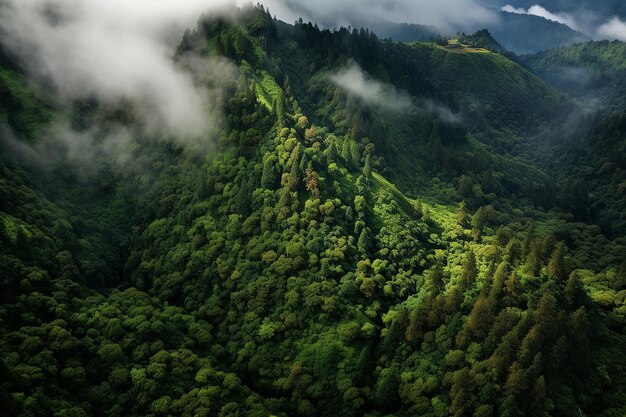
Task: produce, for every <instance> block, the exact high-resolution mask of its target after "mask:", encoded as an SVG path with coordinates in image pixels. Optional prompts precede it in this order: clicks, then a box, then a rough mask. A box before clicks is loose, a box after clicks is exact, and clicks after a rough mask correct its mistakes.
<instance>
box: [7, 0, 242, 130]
mask: <svg viewBox="0 0 626 417" xmlns="http://www.w3.org/2000/svg"><path fill="white" fill-rule="evenodd" d="M228 3H230V2H227V1H210V2H207V1H198V0H177V1H176V3H175V6H173V3H172V2H169V1H166V0H133V1H127V0H89V1H82V0H48V1H41V0H8V1H5V2H4V3H0V41H2V43H3V45H4V46H5V48H7V49H8V50H9V51H11V52H13V53H14V54H15V55H17V56H18V59H19V61H20V62H21V63H22V66H23V67H24V68H25V69H26V71H27V72H28V73H29V74H30V75H31V76H32V77H33V78H35V79H36V80H39V81H40V82H46V83H49V84H51V85H52V87H53V88H54V90H55V91H56V93H58V96H59V97H60V98H61V100H62V101H64V102H71V101H72V100H75V99H79V98H85V97H88V98H91V99H96V100H97V101H98V102H99V103H101V104H116V103H119V102H120V101H124V102H128V103H130V104H131V106H132V110H133V113H134V115H135V116H136V117H137V118H139V119H140V121H141V122H142V124H143V125H144V126H145V127H147V128H148V129H149V130H150V133H152V134H155V133H159V134H161V135H171V136H174V137H176V138H177V140H181V141H199V140H204V139H205V138H207V137H209V136H210V135H211V134H212V132H213V129H214V126H215V122H216V117H217V116H218V114H219V108H217V107H216V103H218V102H219V100H216V99H215V97H214V96H213V93H214V92H212V91H210V90H209V89H207V88H206V87H204V86H202V85H199V84H198V83H197V82H196V81H195V80H194V75H193V74H192V73H190V72H188V71H183V70H182V69H181V68H179V67H178V66H177V65H176V64H175V63H174V60H173V59H172V56H173V51H174V48H173V46H174V45H175V44H176V42H178V41H179V40H180V38H181V34H182V32H183V30H184V28H185V27H190V26H193V25H194V24H195V22H196V20H197V19H198V17H199V16H200V14H201V13H202V12H214V13H223V10H225V9H224V6H226V5H227V4H228ZM207 65H208V66H210V67H211V68H212V69H213V70H212V73H213V75H215V76H217V77H218V78H221V79H222V78H224V77H226V78H227V77H230V76H233V75H234V74H235V73H236V68H233V66H232V65H228V64H227V63H225V62H224V61H215V62H213V63H207Z"/></svg>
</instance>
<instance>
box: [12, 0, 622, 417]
mask: <svg viewBox="0 0 626 417" xmlns="http://www.w3.org/2000/svg"><path fill="white" fill-rule="evenodd" d="M493 51H496V52H493ZM498 52H501V51H500V49H499V48H497V43H496V42H495V41H494V40H493V39H492V38H491V37H490V36H488V33H486V32H479V33H476V34H474V35H469V36H464V37H460V38H455V39H446V40H445V41H442V40H441V39H439V42H438V43H437V42H411V43H397V42H393V41H389V40H384V41H381V40H380V39H379V38H378V37H377V36H376V35H375V34H374V33H373V32H370V31H369V30H366V29H359V30H348V29H346V28H341V29H338V30H337V31H331V30H320V29H319V28H318V27H316V26H315V25H314V24H312V23H304V22H298V23H296V24H295V25H289V24H286V23H283V22H280V21H277V20H275V19H273V18H272V17H271V15H270V14H269V13H267V12H266V11H264V10H263V9H262V8H259V7H257V8H252V7H246V8H244V9H243V10H240V11H237V12H236V13H234V14H233V15H232V16H230V15H229V16H228V17H218V16H209V15H207V16H204V17H202V18H201V19H200V20H199V22H198V25H197V27H195V28H194V29H191V30H188V31H186V32H185V34H184V36H183V37H182V40H181V42H180V44H179V45H178V47H177V49H176V52H175V54H173V55H174V60H175V62H176V63H177V64H178V66H179V67H178V68H179V70H180V71H189V72H190V73H191V74H193V75H194V77H195V81H196V82H197V88H202V87H211V88H213V91H217V92H219V96H217V97H215V98H214V99H215V101H216V102H218V103H220V104H221V105H222V107H223V108H222V113H223V114H222V116H223V117H222V118H220V119H219V122H216V124H215V129H216V133H215V135H214V139H213V141H211V142H210V143H205V146H204V147H203V146H200V147H198V145H197V144H189V143H186V142H184V141H183V140H182V139H181V138H176V137H168V135H166V134H164V133H162V132H155V131H154V130H151V129H149V128H147V127H146V126H145V125H144V123H142V119H141V118H139V117H138V115H137V111H136V109H134V108H133V107H132V103H127V102H125V101H124V100H120V101H111V102H100V101H98V100H97V99H95V98H93V97H86V98H84V99H79V100H75V101H72V102H69V103H67V102H65V101H64V100H61V97H60V96H58V95H57V94H56V93H55V91H54V90H53V89H51V88H50V86H49V85H47V84H43V85H42V84H39V83H37V82H36V81H34V80H32V79H31V78H30V77H29V76H28V75H27V74H28V73H27V72H25V71H23V70H21V69H20V68H21V65H18V64H17V63H15V64H12V63H11V62H12V60H13V58H11V57H9V56H7V57H6V59H5V60H3V61H2V63H1V64H2V70H0V91H3V93H4V94H3V95H2V96H1V97H2V99H1V100H2V101H1V102H0V105H1V106H2V107H1V108H2V110H1V111H0V115H1V116H0V121H1V122H2V123H1V124H2V131H1V132H2V133H0V146H1V150H2V151H1V152H0V248H1V249H2V250H1V251H0V271H1V275H0V276H1V277H2V279H1V280H0V300H2V304H1V306H0V323H1V325H0V352H1V353H2V356H1V357H0V358H1V359H0V374H1V375H2V379H1V380H0V387H1V388H2V389H1V390H0V397H1V398H0V400H1V401H2V404H3V411H2V412H3V413H6V414H8V415H17V416H33V415H36V416H39V415H42V416H45V415H58V416H87V415H95V416H99V415H103V416H105V415H106V416H117V415H129V416H135V415H136V416H139V415H155V416H156V415H181V416H198V415H218V416H243V415H245V416H248V415H250V416H270V415H273V416H288V415H289V416H316V415H320V416H322V415H324V416H325V415H345V416H351V415H371V416H391V415H395V416H412V415H422V416H442V415H456V416H465V415H468V416H492V415H503V416H517V415H551V416H571V415H589V416H592V415H593V416H613V415H623V414H624V412H625V411H626V409H625V408H624V407H625V406H624V404H626V398H625V397H624V391H623V387H624V383H625V382H626V373H625V372H624V369H626V362H625V361H626V359H625V358H624V355H623V354H622V352H623V351H624V348H626V336H625V335H624V332H623V330H624V327H625V325H626V316H625V312H624V307H623V306H624V296H625V291H624V290H625V289H626V263H625V262H624V259H623V254H624V249H625V246H626V242H625V241H624V233H623V230H624V226H625V224H626V219H625V218H624V217H623V215H622V214H621V213H623V210H624V205H623V204H624V202H623V199H620V198H621V197H619V196H617V193H620V192H621V191H619V190H615V189H613V188H612V185H606V183H605V182H602V181H600V182H597V181H595V180H597V179H598V177H599V175H594V174H593V170H594V168H595V166H596V165H597V164H599V163H602V164H605V163H611V164H614V165H613V168H611V169H613V170H614V171H615V172H617V169H622V168H621V166H622V165H620V164H622V163H623V161H621V157H620V155H618V153H619V152H618V151H619V150H618V149H617V148H615V147H614V146H615V144H616V143H618V142H619V137H622V136H619V135H621V133H622V132H623V131H624V129H623V117H615V118H611V119H605V118H603V117H600V116H598V117H596V115H590V116H586V115H585V112H584V110H585V109H584V107H583V106H582V105H581V103H580V102H579V101H577V100H576V99H575V98H571V97H570V96H568V95H567V94H566V93H565V92H563V91H559V90H557V89H555V88H554V87H553V86H551V85H549V84H548V83H546V82H545V81H544V80H542V79H541V78H540V77H538V76H537V75H535V74H533V73H532V72H530V71H529V70H528V69H526V68H525V67H523V66H521V65H520V64H518V63H516V62H515V61H512V60H511V59H509V58H507V57H506V56H505V55H503V54H501V53H498ZM502 53H503V52H502ZM211 65H213V66H211ZM219 65H221V67H220V66H219ZM226 65H233V66H236V68H237V71H234V72H233V74H235V75H234V76H233V77H226V76H224V75H223V74H221V75H222V76H217V77H215V76H214V75H215V74H214V73H215V72H217V70H216V68H222V67H224V66H226ZM207 117H209V115H207ZM572 120H575V121H576V122H578V123H580V124H578V123H574V122H573V121H572ZM616 135H617V136H616ZM590 144H598V145H597V146H595V145H593V146H592V145H590ZM601 144H603V145H601ZM192 145H193V146H192ZM621 155H623V154H621ZM582 161H584V163H585V167H586V168H585V169H584V171H585V173H586V174H587V177H585V178H583V177H576V178H572V175H573V174H575V173H578V172H580V171H577V170H578V169H579V168H580V167H579V165H578V164H579V163H581V162H582ZM620 195H621V194H620ZM618 197H619V198H618ZM596 201H605V202H608V203H610V204H609V205H608V206H606V207H604V206H596V205H595V202H596ZM620 210H621V211H620ZM607 218H608V219H609V220H610V221H609V222H608V223H606V222H604V221H599V219H607Z"/></svg>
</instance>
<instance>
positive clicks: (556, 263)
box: [548, 242, 567, 282]
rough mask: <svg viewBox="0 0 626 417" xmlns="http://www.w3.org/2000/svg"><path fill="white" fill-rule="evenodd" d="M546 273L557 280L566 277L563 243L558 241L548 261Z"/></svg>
mask: <svg viewBox="0 0 626 417" xmlns="http://www.w3.org/2000/svg"><path fill="white" fill-rule="evenodd" d="M548 275H549V276H550V278H552V279H553V280H555V281H557V282H563V281H565V280H566V279H567V271H566V267H565V244H564V243H563V242H560V243H559V244H558V245H557V246H556V249H554V252H552V256H551V257H550V262H548Z"/></svg>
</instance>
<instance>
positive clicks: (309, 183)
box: [304, 155, 320, 198]
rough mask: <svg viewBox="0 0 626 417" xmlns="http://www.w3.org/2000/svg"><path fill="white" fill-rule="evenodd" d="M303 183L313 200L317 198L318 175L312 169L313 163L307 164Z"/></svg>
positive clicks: (318, 192)
mask: <svg viewBox="0 0 626 417" xmlns="http://www.w3.org/2000/svg"><path fill="white" fill-rule="evenodd" d="M305 156H306V155H305ZM304 182H305V183H306V189H307V190H308V191H309V192H310V193H311V195H312V196H313V198H319V196H320V189H319V175H317V172H316V171H315V170H314V169H313V162H309V164H308V167H307V169H306V177H305V179H304Z"/></svg>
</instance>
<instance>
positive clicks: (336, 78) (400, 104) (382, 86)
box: [328, 62, 413, 111]
mask: <svg viewBox="0 0 626 417" xmlns="http://www.w3.org/2000/svg"><path fill="white" fill-rule="evenodd" d="M328 78H329V79H330V81H331V82H333V83H334V84H335V85H336V86H338V87H340V88H342V89H344V90H345V91H346V92H348V93H349V94H352V95H354V96H356V97H358V98H359V99H361V100H362V101H363V102H364V103H365V104H367V105H370V106H378V107H384V108H386V109H390V110H395V111H408V110H410V109H411V108H413V103H412V101H411V97H410V96H409V95H408V94H407V93H405V92H403V91H398V90H397V89H396V88H395V87H394V86H392V85H390V84H386V83H382V82H380V81H377V80H374V79H372V78H370V77H369V76H368V75H367V74H365V73H364V72H363V70H362V69H361V68H360V67H359V66H358V65H357V64H356V63H354V62H353V63H350V64H349V65H348V66H346V67H344V68H341V69H340V70H339V71H337V72H335V73H333V74H330V75H329V76H328Z"/></svg>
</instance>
